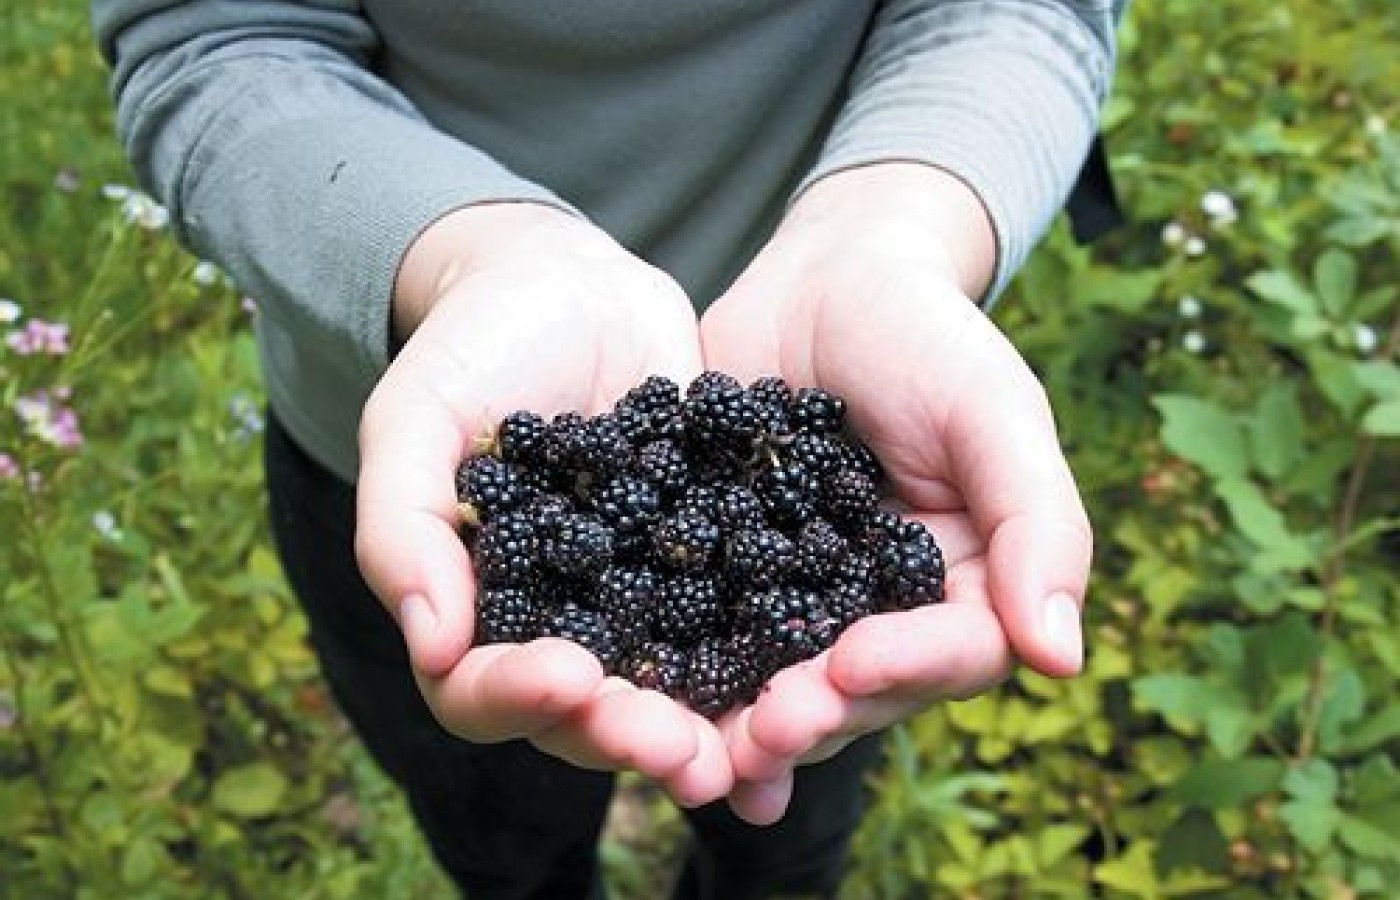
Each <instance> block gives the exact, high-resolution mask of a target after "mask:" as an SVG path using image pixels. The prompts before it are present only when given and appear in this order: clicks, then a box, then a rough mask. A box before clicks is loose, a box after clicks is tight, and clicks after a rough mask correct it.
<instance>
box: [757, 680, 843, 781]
mask: <svg viewBox="0 0 1400 900" xmlns="http://www.w3.org/2000/svg"><path fill="white" fill-rule="evenodd" d="M828 659H829V656H828V655H826V654H823V655H822V656H819V657H817V658H815V659H812V660H810V661H808V662H806V663H803V664H801V665H796V666H790V667H788V668H786V669H784V670H783V671H781V672H779V673H778V674H777V675H775V676H774V677H773V679H772V681H770V682H769V687H768V690H766V691H764V692H763V693H762V694H761V695H760V696H759V698H758V700H757V701H756V702H755V703H754V707H753V712H752V714H751V715H750V716H749V717H748V735H749V737H750V738H751V739H752V740H753V742H754V743H755V744H756V745H757V746H758V747H759V748H760V749H762V750H763V751H766V752H767V753H768V754H769V755H771V756H773V757H777V758H780V759H784V760H785V761H786V762H787V764H788V765H789V766H791V764H792V761H793V760H796V759H797V758H799V757H801V756H802V755H803V754H805V753H807V752H808V751H809V750H811V749H812V748H813V747H815V746H816V745H817V744H818V743H819V742H821V741H823V740H825V739H826V738H828V737H830V736H831V735H833V734H836V733H838V732H840V731H842V730H843V729H844V728H845V727H846V725H847V723H848V721H849V718H850V712H851V710H850V702H849V700H848V699H847V698H846V697H845V696H844V695H843V694H842V693H841V692H840V691H839V690H837V689H836V686H835V685H833V684H832V683H831V680H830V679H829V678H828V676H827V672H826V663H827V660H828ZM746 774H747V773H746ZM769 777H772V776H771V775H769Z"/></svg>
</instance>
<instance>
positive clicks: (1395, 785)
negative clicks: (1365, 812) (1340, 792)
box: [1350, 753, 1400, 806]
mask: <svg viewBox="0 0 1400 900" xmlns="http://www.w3.org/2000/svg"><path fill="white" fill-rule="evenodd" d="M1350 794H1351V796H1352V797H1353V798H1354V799H1355V800H1356V802H1357V803H1358V804H1360V805H1362V806H1371V805H1375V804H1379V803H1384V802H1385V801H1387V800H1394V799H1400V771H1397V770H1396V768H1395V763H1393V762H1391V761H1390V757H1389V756H1386V755H1385V754H1383V753H1376V754H1373V755H1371V756H1369V757H1367V758H1366V762H1364V763H1362V765H1361V766H1360V767H1359V768H1357V769H1356V770H1355V771H1354V772H1353V773H1352V777H1351V791H1350Z"/></svg>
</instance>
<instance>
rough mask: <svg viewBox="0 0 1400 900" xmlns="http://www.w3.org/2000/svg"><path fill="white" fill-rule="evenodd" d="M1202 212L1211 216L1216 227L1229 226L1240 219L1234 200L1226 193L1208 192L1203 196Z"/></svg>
mask: <svg viewBox="0 0 1400 900" xmlns="http://www.w3.org/2000/svg"><path fill="white" fill-rule="evenodd" d="M1201 212H1203V213H1205V214H1206V215H1207V216H1209V217H1210V221H1211V223H1212V224H1214V225H1229V224H1230V223H1231V222H1233V221H1235V220H1236V219H1238V218H1239V210H1237V209H1235V200H1234V198H1233V197H1231V196H1230V195H1229V194H1227V193H1225V192H1224V191H1206V192H1205V194H1203V195H1202V196H1201Z"/></svg>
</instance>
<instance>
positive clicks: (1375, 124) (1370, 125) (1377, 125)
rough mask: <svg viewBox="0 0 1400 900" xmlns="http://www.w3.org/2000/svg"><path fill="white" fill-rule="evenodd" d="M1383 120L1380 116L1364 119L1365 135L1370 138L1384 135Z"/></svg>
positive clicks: (1384, 124)
mask: <svg viewBox="0 0 1400 900" xmlns="http://www.w3.org/2000/svg"><path fill="white" fill-rule="evenodd" d="M1385 130H1386V123H1385V119H1383V118H1381V117H1380V116H1376V115H1370V116H1367V117H1366V133H1367V134H1369V135H1371V136H1372V137H1380V136H1381V135H1383V134H1385Z"/></svg>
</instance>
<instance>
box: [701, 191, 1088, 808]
mask: <svg viewBox="0 0 1400 900" xmlns="http://www.w3.org/2000/svg"><path fill="white" fill-rule="evenodd" d="M994 253H995V250H994V247H993V239H992V235H991V228H990V225H989V224H988V221H987V218H986V214H985V213H984V212H983V210H982V207H981V205H980V204H979V203H978V201H977V200H976V198H975V196H974V195H973V194H972V193H971V191H970V190H968V189H967V188H966V187H965V186H963V185H962V184H961V182H958V181H956V180H955V179H953V178H952V177H951V176H949V175H947V174H945V173H943V172H941V171H939V170H937V169H933V168H930V167H925V166H921V165H917V164H887V165H880V166H872V167H868V168H865V169H856V170H850V171H847V172H844V173H840V174H836V175H832V176H828V177H827V178H826V179H824V180H823V181H821V182H818V183H817V184H816V185H815V186H813V187H812V188H810V189H809V190H808V191H807V192H806V193H805V194H804V195H803V197H802V198H801V199H800V200H799V201H798V202H797V204H796V205H795V206H794V208H793V209H792V210H791V212H790V214H789V216H788V218H787V219H786V221H785V223H784V224H783V226H782V227H781V228H780V229H779V231H778V232H777V234H776V235H775V236H774V238H773V239H772V241H770V243H769V244H768V245H767V247H765V248H764V250H763V251H762V252H761V253H760V254H759V255H758V257H757V258H756V259H755V260H754V262H753V263H752V264H751V266H750V267H749V269H748V270H747V271H746V272H745V273H744V275H743V276H742V277H741V278H740V279H739V280H738V281H737V282H736V283H735V285H734V286H733V287H732V288H731V289H730V290H729V291H728V292H727V293H726V294H725V295H724V296H723V297H721V298H720V299H719V300H717V301H716V302H715V304H714V305H713V306H712V307H711V308H710V310H709V311H708V312H707V313H706V314H705V316H704V318H703V319H702V322H701V339H702V342H703V345H704V352H705V365H706V368H710V369H719V370H722V371H726V372H729V373H731V374H733V375H735V376H736V377H739V378H741V379H748V378H754V377H757V376H760V375H767V374H779V375H781V376H783V377H784V378H785V379H787V380H788V382H789V383H790V384H792V385H794V386H798V385H814V386H818V387H821V388H825V389H827V390H829V391H832V392H834V393H836V394H838V395H840V396H842V397H844V398H845V399H846V400H847V402H848V404H849V409H850V415H851V420H852V425H853V426H854V428H855V430H856V432H857V433H858V434H859V435H860V436H861V437H862V438H863V439H864V440H865V441H866V442H867V443H868V444H869V445H870V446H871V448H872V450H874V451H875V453H876V455H877V456H878V457H879V458H880V460H881V462H882V463H883V464H884V466H885V470H886V474H887V476H888V478H889V486H890V489H891V490H892V492H893V495H894V500H895V501H896V502H898V503H899V504H900V505H901V507H902V512H903V514H904V515H912V516H917V517H918V518H919V519H921V520H922V521H924V522H925V523H926V524H927V525H928V526H929V528H930V530H931V531H932V532H933V533H934V535H935V537H936V538H937V540H938V541H939V544H940V545H941V547H942V549H943V552H944V555H945V559H946V562H947V578H946V596H947V600H946V602H944V603H941V604H937V605H934V606H929V607H924V608H921V609H918V610H914V611H909V612H901V613H887V614H882V615H877V616H872V617H869V618H866V619H863V620H861V621H859V622H857V623H855V624H854V625H853V626H852V627H851V628H850V629H849V630H848V631H847V632H846V633H845V634H843V635H842V637H841V638H840V640H839V641H838V642H837V643H836V645H835V646H834V647H832V648H831V649H830V650H828V651H827V652H825V653H823V654H821V655H820V656H818V657H817V658H815V659H813V660H810V661H808V662H806V663H803V664H800V665H798V666H794V667H792V668H789V669H787V670H785V671H783V672H781V673H779V674H778V675H777V676H775V677H774V679H773V680H772V682H771V683H770V686H769V688H768V689H767V690H765V691H764V692H763V693H762V694H761V695H760V697H759V698H758V700H757V701H756V702H755V703H754V704H753V705H752V706H749V707H747V708H745V709H743V710H740V711H739V712H737V713H735V714H732V715H731V716H730V717H728V718H727V719H726V720H725V721H724V722H723V723H722V730H723V731H724V733H725V738H726V741H727V743H728V745H729V751H730V756H731V758H732V761H733V764H734V767H735V772H736V774H737V775H738V777H739V779H740V781H739V783H738V785H737V786H736V787H735V789H734V791H733V792H732V793H731V794H730V797H729V802H730V805H731V806H732V807H733V809H734V810H735V812H736V813H737V814H738V815H740V816H741V817H742V818H744V819H747V820H749V821H751V822H754V823H758V824H763V823H769V822H773V821H776V820H777V819H778V818H780V817H781V816H782V814H783V812H784V811H785V809H786V806H787V802H788V799H789V797H790V793H791V788H792V770H793V767H794V766H796V765H801V764H804V763H809V762H815V761H819V760H821V759H825V758H827V757H829V756H831V755H832V754H834V753H836V752H837V751H839V750H840V749H841V748H842V747H844V746H845V745H846V744H848V743H850V742H851V741H852V740H854V739H855V738H856V737H858V736H860V735H861V734H864V733H866V732H870V731H874V730H878V729H880V728H883V727H885V726H887V725H889V724H891V723H894V722H897V721H900V720H902V719H905V718H907V717H909V716H910V715H912V714H914V713H915V712H917V711H919V710H920V709H922V708H924V707H925V706H927V705H928V704H930V703H932V702H934V701H937V700H940V699H948V698H964V697H968V696H972V695H975V694H977V693H980V692H982V691H984V690H986V689H988V688H989V687H991V686H993V685H995V684H996V683H998V682H999V681H1001V680H1002V679H1004V678H1005V677H1006V676H1007V674H1008V673H1009V672H1010V670H1011V667H1012V666H1013V664H1014V663H1015V662H1016V661H1017V660H1019V661H1021V662H1024V663H1026V664H1027V665H1029V666H1031V667H1032V668H1034V669H1035V670H1037V671H1039V672H1042V673H1044V674H1047V675H1051V676H1067V675H1071V674H1073V673H1075V672H1077V671H1078V669H1079V668H1080V666H1081V664H1082V655H1083V649H1082V643H1081V641H1082V638H1081V635H1080V625H1079V604H1080V603H1081V602H1082V598H1083V595H1084V590H1085V583H1086V580H1087V576H1088V568H1089V560H1090V556H1091V550H1092V538H1091V532H1090V528H1089V524H1088V520H1087V517H1086V516H1085V513H1084V509H1083V507H1082V504H1081V503H1080V499H1079V495H1078V491H1077V489H1076V487H1075V484H1074V481H1073V478H1072V477H1071V474H1070V471H1069V467H1068V465H1067V464H1066V462H1065V459H1064V456H1063V454H1062V453H1061V450H1060V447H1059V443H1058V440H1057V437H1056V432H1055V425H1054V421H1053V418H1052V414H1051V411H1050V407H1049V404H1048V403H1047V401H1046V397H1045V393H1044V390H1043V389H1042V387H1041V385H1040V383H1039V382H1038V380H1037V379H1036V377H1035V375H1034V374H1033V373H1032V372H1031V370H1030V369H1029V368H1028V367H1027V366H1026V364H1025V362H1024V361H1023V360H1022V359H1021V357H1020V355H1019V354H1018V353H1017V352H1016V350H1015V348H1014V347H1013V346H1012V345H1011V344H1010V342H1008V341H1007V340H1006V338H1005V337H1004V336H1003V335H1002V334H1001V332H1000V331H999V330H998V329H997V328H996V326H995V325H993V324H992V323H991V322H990V321H989V320H988V319H987V318H986V316H985V315H984V314H983V313H982V311H981V310H980V309H979V308H978V306H977V305H976V304H975V303H973V302H972V300H970V299H969V295H976V294H978V293H980V292H981V291H982V290H983V289H984V288H985V284H986V281H987V279H988V277H989V274H990V269H991V266H992V258H993V256H994Z"/></svg>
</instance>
